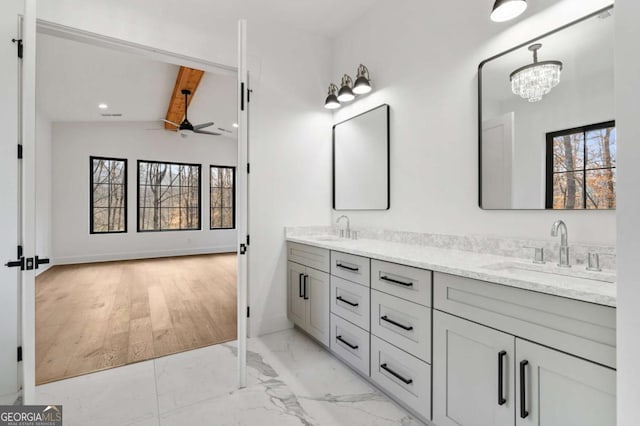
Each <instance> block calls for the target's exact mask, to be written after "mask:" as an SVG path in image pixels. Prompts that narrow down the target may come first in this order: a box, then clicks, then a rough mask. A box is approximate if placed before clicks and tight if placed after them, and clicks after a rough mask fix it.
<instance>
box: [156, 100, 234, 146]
mask: <svg viewBox="0 0 640 426" xmlns="http://www.w3.org/2000/svg"><path fill="white" fill-rule="evenodd" d="M182 94H183V95H184V120H182V123H180V124H178V123H174V122H173V121H169V120H162V121H164V122H165V123H169V124H171V125H172V126H175V127H176V128H177V129H176V130H177V131H178V133H180V136H182V137H183V138H186V137H187V136H189V135H190V134H193V133H198V134H201V135H212V136H220V135H221V134H222V133H216V132H210V131H208V130H202V129H205V128H207V127H210V126H213V124H214V123H213V121H210V122H208V123H202V124H196V125H195V126H194V125H193V124H191V123H190V122H189V119H188V118H187V109H188V108H189V95H191V90H187V89H182ZM220 130H222V131H227V130H225V129H220ZM227 132H228V131H227Z"/></svg>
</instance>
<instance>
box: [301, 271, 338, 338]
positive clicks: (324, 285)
mask: <svg viewBox="0 0 640 426" xmlns="http://www.w3.org/2000/svg"><path fill="white" fill-rule="evenodd" d="M304 284H305V285H304V287H305V289H304V293H305V295H306V297H307V317H306V321H305V323H306V330H307V332H308V333H309V334H311V335H312V336H313V337H315V338H316V339H317V340H318V341H320V343H322V344H324V345H325V346H329V340H330V334H331V333H330V331H331V328H330V326H329V323H330V321H329V293H330V285H329V274H327V273H325V272H320V271H317V270H315V269H311V268H307V275H306V279H305V283H304Z"/></svg>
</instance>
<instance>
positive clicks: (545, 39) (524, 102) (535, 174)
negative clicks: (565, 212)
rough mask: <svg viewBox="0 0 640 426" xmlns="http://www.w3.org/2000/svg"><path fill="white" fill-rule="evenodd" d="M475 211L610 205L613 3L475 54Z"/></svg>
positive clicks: (613, 157) (613, 145)
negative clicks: (483, 56) (502, 48)
mask: <svg viewBox="0 0 640 426" xmlns="http://www.w3.org/2000/svg"><path fill="white" fill-rule="evenodd" d="M478 89H479V98H478V100H479V123H478V131H479V141H480V142H479V157H480V158H479V204H480V207H481V208H483V209H500V210H504V209H508V210H512V209H553V210H558V209H571V210H574V209H585V210H593V209H614V208H615V206H616V194H615V186H616V128H615V114H614V9H613V6H610V7H607V8H605V9H602V10H599V11H597V12H595V13H593V14H591V15H589V16H586V17H584V18H582V19H580V20H578V21H576V22H572V23H570V24H568V25H566V26H563V27H561V28H558V29H557V30H555V31H552V32H550V33H548V34H545V35H543V36H541V37H538V38H536V39H534V40H531V41H530V42H528V43H525V44H522V45H520V46H516V47H514V48H513V49H510V50H508V51H506V52H504V53H501V54H499V55H496V56H494V57H492V58H489V59H487V60H485V61H483V62H482V63H481V64H480V66H479V70H478Z"/></svg>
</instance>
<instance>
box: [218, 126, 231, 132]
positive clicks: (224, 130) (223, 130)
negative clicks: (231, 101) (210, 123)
mask: <svg viewBox="0 0 640 426" xmlns="http://www.w3.org/2000/svg"><path fill="white" fill-rule="evenodd" d="M218 130H220V131H221V132H225V133H233V132H232V131H231V130H227V129H223V128H222V127H218Z"/></svg>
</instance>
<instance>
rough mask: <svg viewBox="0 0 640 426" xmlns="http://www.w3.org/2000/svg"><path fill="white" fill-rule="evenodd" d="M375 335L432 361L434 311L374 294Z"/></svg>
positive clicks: (373, 318)
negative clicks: (432, 319)
mask: <svg viewBox="0 0 640 426" xmlns="http://www.w3.org/2000/svg"><path fill="white" fill-rule="evenodd" d="M371 333H372V334H375V335H376V336H378V337H380V338H382V339H384V340H386V341H387V342H389V343H391V344H393V345H395V346H397V347H399V348H400V349H402V350H404V351H407V352H409V353H410V354H412V355H414V356H416V357H418V358H420V359H421V360H423V361H426V362H430V361H431V312H430V308H427V307H425V306H422V305H418V304H416V303H411V302H408V301H406V300H404V299H399V298H397V297H395V296H390V295H388V294H385V293H381V292H379V291H377V290H371Z"/></svg>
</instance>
